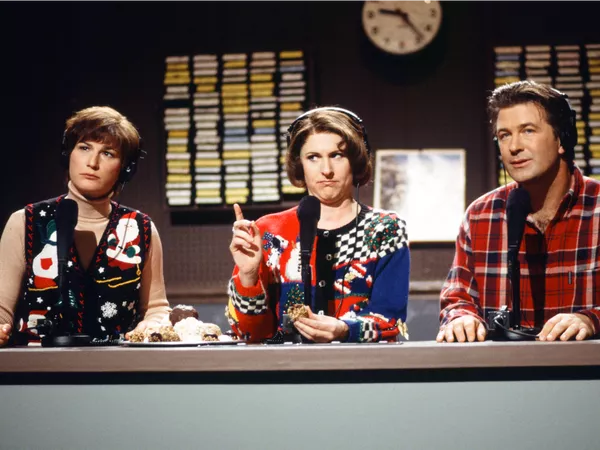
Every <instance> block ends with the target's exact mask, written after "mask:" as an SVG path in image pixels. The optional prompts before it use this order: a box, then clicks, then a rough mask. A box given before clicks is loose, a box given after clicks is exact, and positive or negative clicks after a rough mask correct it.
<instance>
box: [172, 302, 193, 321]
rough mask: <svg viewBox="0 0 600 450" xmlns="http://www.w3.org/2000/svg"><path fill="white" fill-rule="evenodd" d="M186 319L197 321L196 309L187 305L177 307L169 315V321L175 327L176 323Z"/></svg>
mask: <svg viewBox="0 0 600 450" xmlns="http://www.w3.org/2000/svg"><path fill="white" fill-rule="evenodd" d="M188 317H193V318H194V319H198V311H196V308H194V307H193V306H189V305H177V306H175V307H174V308H173V310H172V311H171V314H169V320H170V321H171V325H175V324H176V323H177V322H179V321H181V320H183V319H187V318H188Z"/></svg>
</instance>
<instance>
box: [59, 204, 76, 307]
mask: <svg viewBox="0 0 600 450" xmlns="http://www.w3.org/2000/svg"><path fill="white" fill-rule="evenodd" d="M77 213H78V206H77V202H75V201H74V200H71V199H68V198H65V199H63V200H61V201H60V202H59V203H58V206H57V207H56V241H57V243H56V247H57V249H56V250H57V256H58V292H59V295H60V298H59V301H58V303H57V306H59V307H60V308H61V309H62V311H63V314H64V313H68V312H72V311H74V309H76V308H77V303H75V299H72V300H71V299H70V298H69V284H68V282H67V276H66V275H67V264H68V262H69V250H70V249H71V246H72V245H73V237H74V235H75V226H76V225H77ZM69 310H70V311H69Z"/></svg>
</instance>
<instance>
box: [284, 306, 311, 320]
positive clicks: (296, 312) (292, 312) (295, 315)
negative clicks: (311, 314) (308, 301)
mask: <svg viewBox="0 0 600 450" xmlns="http://www.w3.org/2000/svg"><path fill="white" fill-rule="evenodd" d="M287 313H288V316H289V317H290V320H291V321H292V322H295V321H296V320H298V319H299V318H300V317H308V308H307V307H306V305H303V304H302V303H295V304H293V305H292V306H290V307H289V308H288V310H287Z"/></svg>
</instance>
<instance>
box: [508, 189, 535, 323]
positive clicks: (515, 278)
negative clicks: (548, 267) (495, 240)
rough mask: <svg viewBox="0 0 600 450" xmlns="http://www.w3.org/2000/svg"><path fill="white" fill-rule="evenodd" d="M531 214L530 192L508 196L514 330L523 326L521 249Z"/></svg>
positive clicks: (509, 258) (509, 254)
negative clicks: (526, 222) (526, 223)
mask: <svg viewBox="0 0 600 450" xmlns="http://www.w3.org/2000/svg"><path fill="white" fill-rule="evenodd" d="M530 212H531V199H530V197H529V192H527V191H526V190H525V189H523V188H516V189H513V190H512V191H510V193H509V194H508V200H507V201H506V221H507V228H508V255H507V260H508V265H507V272H508V278H509V280H510V282H511V286H512V304H513V319H514V325H513V328H514V329H519V328H520V326H521V299H520V282H521V273H520V265H519V247H520V246H521V240H522V238H523V231H524V230H525V221H526V220H527V215H528V214H529V213H530Z"/></svg>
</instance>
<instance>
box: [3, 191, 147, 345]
mask: <svg viewBox="0 0 600 450" xmlns="http://www.w3.org/2000/svg"><path fill="white" fill-rule="evenodd" d="M64 197H65V196H64V195H63V196H61V197H58V198H54V199H50V200H45V201H42V202H39V203H35V204H30V205H27V207H26V208H25V260H26V271H25V276H26V278H25V280H24V287H23V298H22V299H21V300H20V301H19V302H18V305H17V310H16V313H15V323H14V330H15V333H14V338H15V343H16V344H17V345H26V344H27V342H28V341H37V340H39V335H38V333H37V331H35V330H32V328H34V327H36V325H39V323H43V321H42V322H38V321H39V320H40V319H46V318H47V319H51V320H52V321H53V323H54V324H55V325H57V326H58V328H59V329H60V330H61V332H65V331H66V332H68V333H83V334H88V335H90V336H91V337H93V338H99V339H105V338H108V337H118V336H119V335H122V334H124V333H125V332H127V331H129V330H130V329H131V328H132V327H133V325H134V324H135V323H137V321H139V319H140V318H139V317H138V309H139V307H138V305H139V298H140V286H141V275H142V270H143V267H144V264H145V262H146V257H147V255H148V249H149V246H150V237H151V228H150V217H149V216H147V215H146V214H143V213H141V212H139V211H136V210H134V209H131V208H128V207H126V206H120V205H117V204H116V203H115V202H111V206H112V212H111V215H110V217H109V222H108V225H107V227H106V229H105V230H104V234H103V235H102V238H101V239H100V242H99V244H98V246H97V248H96V253H95V254H94V256H93V258H92V260H91V262H90V264H89V267H88V268H87V269H86V270H84V269H83V267H82V266H81V263H80V258H79V255H78V254H77V248H76V247H75V244H74V243H73V245H72V246H71V249H70V250H69V261H68V267H67V270H66V277H65V279H66V282H67V286H68V299H63V302H62V303H63V307H62V308H59V306H58V305H57V302H58V301H59V298H60V295H59V289H58V256H57V247H56V236H57V233H56V222H55V212H56V207H57V205H58V203H59V202H60V201H62V199H64ZM65 300H66V301H65ZM65 304H66V305H67V308H66V309H65V306H64V305H65ZM55 332H56V328H55Z"/></svg>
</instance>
